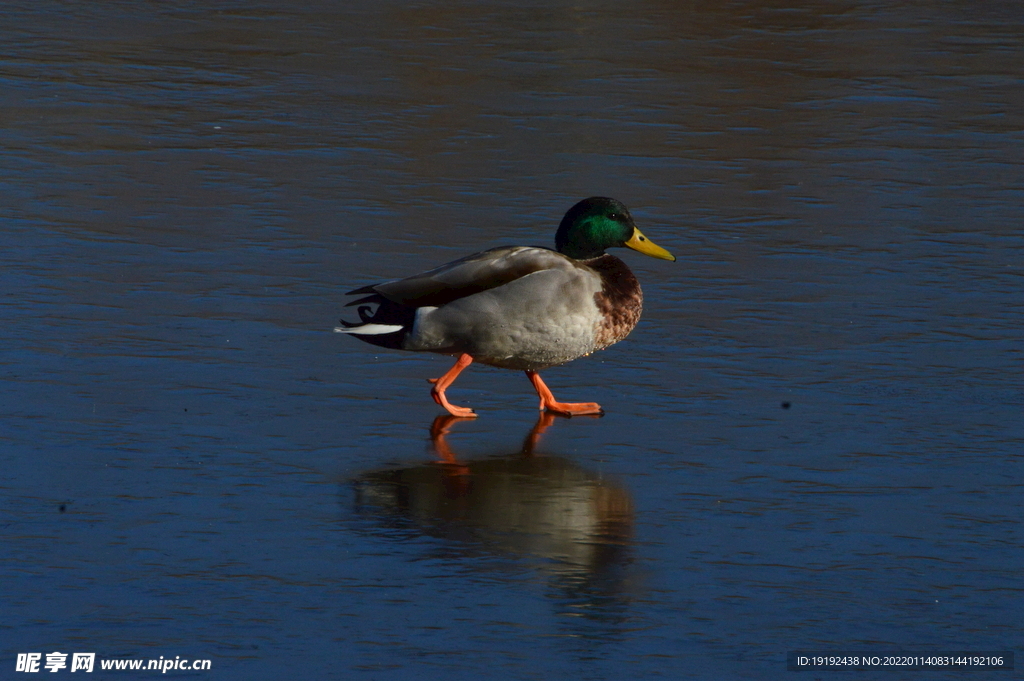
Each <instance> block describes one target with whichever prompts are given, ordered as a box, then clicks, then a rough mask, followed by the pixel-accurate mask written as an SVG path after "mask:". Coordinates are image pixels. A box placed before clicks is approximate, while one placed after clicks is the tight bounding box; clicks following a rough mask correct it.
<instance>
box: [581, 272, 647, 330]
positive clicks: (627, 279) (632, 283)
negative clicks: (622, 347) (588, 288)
mask: <svg viewBox="0 0 1024 681" xmlns="http://www.w3.org/2000/svg"><path fill="white" fill-rule="evenodd" d="M586 264H587V266H588V267H590V268H591V269H593V270H594V271H596V272H597V273H598V274H600V275H601V283H602V287H601V290H600V291H598V292H597V293H595V294H594V302H595V303H596V304H597V309H598V311H599V312H600V315H601V317H600V319H599V321H598V323H597V326H596V328H595V330H594V331H595V332H594V345H595V348H594V349H595V350H600V349H601V348H606V347H608V346H609V345H611V344H612V343H617V342H619V341H620V340H622V339H623V338H625V337H626V336H628V335H629V332H630V331H632V330H633V327H634V326H636V323H637V322H638V321H639V320H640V313H641V312H642V311H643V307H644V293H643V291H642V290H641V289H640V282H639V281H637V279H636V277H635V276H633V273H632V272H631V271H630V270H629V267H627V266H626V263H624V262H622V261H621V260H619V259H618V258H616V257H615V256H613V255H607V254H606V255H602V256H601V257H599V258H594V259H593V260H590V261H587V263H586Z"/></svg>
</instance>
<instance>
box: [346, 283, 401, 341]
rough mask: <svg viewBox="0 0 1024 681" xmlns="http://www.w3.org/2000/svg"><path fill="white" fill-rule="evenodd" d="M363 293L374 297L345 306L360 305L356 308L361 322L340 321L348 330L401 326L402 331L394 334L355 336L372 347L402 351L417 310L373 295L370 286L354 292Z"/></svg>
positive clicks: (353, 292) (376, 294)
mask: <svg viewBox="0 0 1024 681" xmlns="http://www.w3.org/2000/svg"><path fill="white" fill-rule="evenodd" d="M362 293H372V295H369V296H366V297H365V298H360V299H359V300H354V301H352V302H351V303H348V304H347V305H346V306H345V307H349V306H352V305H360V307H358V308H356V312H357V313H358V314H359V321H358V322H346V321H345V320H344V319H340V320H338V321H340V322H341V325H342V326H344V327H345V328H348V329H351V328H353V327H356V326H362V325H363V324H389V325H392V324H393V325H400V326H401V327H402V329H401V330H399V331H395V332H394V333H383V334H378V335H374V336H361V335H357V334H353V335H355V337H356V338H358V339H359V340H361V341H364V342H366V343H370V344H371V345H378V346H380V347H384V348H397V349H401V347H402V341H403V340H405V337H406V335H407V334H408V333H409V331H411V330H412V325H413V322H414V321H415V320H416V308H414V307H409V306H408V305H402V304H401V303H396V302H394V301H391V300H388V299H387V298H385V297H384V296H382V295H380V294H379V293H373V289H372V288H370V287H369V286H367V287H364V288H361V289H357V290H355V291H352V294H354V295H359V294H362ZM374 305H376V306H377V309H376V310H374V309H373V306H374Z"/></svg>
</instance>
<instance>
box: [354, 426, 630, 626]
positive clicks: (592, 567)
mask: <svg viewBox="0 0 1024 681" xmlns="http://www.w3.org/2000/svg"><path fill="white" fill-rule="evenodd" d="M554 418H555V417H554V416H553V415H552V414H550V413H544V414H542V415H541V417H540V419H539V420H538V421H537V424H536V425H535V426H534V427H533V429H532V430H531V431H530V433H529V434H528V435H527V436H526V439H525V440H524V442H523V444H522V446H521V447H520V449H519V451H517V452H515V453H512V454H504V455H496V456H493V457H488V458H485V459H479V460H473V461H461V460H460V459H459V457H458V456H457V455H456V454H455V452H454V451H453V449H452V447H451V445H450V444H449V442H448V436H449V433H450V431H451V429H452V427H453V426H454V425H455V424H456V423H458V422H459V421H463V420H467V419H461V418H458V417H455V416H448V415H445V416H439V417H437V419H435V421H434V423H433V425H432V426H431V429H430V438H431V443H432V446H433V450H434V453H435V454H436V456H437V461H435V462H433V463H430V464H423V465H419V466H412V467H409V468H400V469H386V470H378V471H371V472H368V473H365V474H363V475H361V476H359V478H358V479H356V480H355V481H354V486H355V491H356V506H357V510H358V512H360V513H361V514H363V515H365V516H369V517H372V518H374V519H375V520H376V521H378V523H380V524H381V525H383V526H384V527H388V528H396V527H405V528H407V529H412V530H414V531H416V532H418V533H422V534H425V535H428V536H434V537H441V538H445V539H449V540H453V541H455V542H457V543H458V544H460V545H462V546H464V547H466V546H468V547H472V548H474V549H477V550H483V551H484V552H486V553H489V554H492V555H499V556H509V555H512V556H515V557H527V558H533V559H540V560H536V561H535V562H537V563H538V568H539V569H540V570H542V571H543V572H545V573H548V574H550V575H551V576H552V580H551V586H552V587H554V588H555V589H556V590H557V591H558V592H559V595H560V596H561V599H560V600H563V603H565V605H566V606H567V607H569V608H573V609H575V608H576V607H579V608H582V609H583V610H584V611H585V610H586V609H587V608H588V607H591V606H593V605H595V599H596V601H600V602H602V603H606V602H607V600H608V599H609V598H611V599H612V600H618V598H617V596H616V594H618V593H619V592H621V590H622V588H621V587H622V573H623V571H622V567H623V566H624V565H625V564H626V563H627V561H628V548H629V543H630V538H631V535H632V530H633V504H632V501H631V499H630V496H629V493H628V492H627V491H626V490H625V489H624V488H623V487H621V486H619V485H616V484H615V483H613V482H611V481H608V480H605V479H602V478H601V477H600V476H599V475H597V474H595V473H593V472H591V471H588V470H586V469H584V468H582V467H580V466H579V465H577V464H576V463H574V462H572V461H569V460H568V459H563V458H560V457H556V456H543V455H537V454H536V452H535V450H536V447H537V443H538V441H539V440H540V437H541V435H543V433H544V431H545V430H547V429H548V428H549V427H550V426H551V424H552V422H553V420H554ZM474 552H478V551H474ZM565 599H567V601H566V600H565ZM574 603H575V604H576V605H575V606H574V605H573V604H574ZM580 614H585V613H584V612H582V611H581V612H580ZM595 614H596V613H595ZM605 614H608V613H607V612H606V613H605Z"/></svg>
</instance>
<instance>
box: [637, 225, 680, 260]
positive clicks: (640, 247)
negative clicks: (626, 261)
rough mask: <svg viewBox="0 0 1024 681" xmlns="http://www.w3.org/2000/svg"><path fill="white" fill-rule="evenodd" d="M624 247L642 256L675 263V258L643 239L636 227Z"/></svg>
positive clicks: (645, 238) (648, 240)
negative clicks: (638, 252)
mask: <svg viewBox="0 0 1024 681" xmlns="http://www.w3.org/2000/svg"><path fill="white" fill-rule="evenodd" d="M626 245H627V246H629V247H630V248H632V249H633V250H634V251H640V252H641V253H643V254H644V255H649V256H651V257H652V258H661V259H662V260H671V261H673V262H675V259H676V256H674V255H672V254H671V253H669V252H668V251H666V250H665V249H664V248H662V247H661V246H658V245H657V244H655V243H654V242H653V241H651V240H650V239H648V238H647V237H645V236H644V235H643V233H641V232H640V230H639V229H637V228H636V227H634V228H633V236H632V237H630V239H629V241H627V242H626Z"/></svg>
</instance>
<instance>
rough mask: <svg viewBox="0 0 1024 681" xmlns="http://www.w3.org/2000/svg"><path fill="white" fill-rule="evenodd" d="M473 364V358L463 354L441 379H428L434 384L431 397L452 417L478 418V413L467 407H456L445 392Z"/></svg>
mask: <svg viewBox="0 0 1024 681" xmlns="http://www.w3.org/2000/svg"><path fill="white" fill-rule="evenodd" d="M472 363H473V358H472V357H470V356H469V355H467V354H466V353H462V354H461V355H459V358H458V359H457V360H456V361H455V366H453V367H452V368H451V369H449V370H448V373H446V374H445V375H444V376H442V377H441V378H428V379H427V380H428V381H430V382H431V383H433V384H434V387H433V388H431V389H430V396H431V397H433V398H434V401H435V402H437V403H438V404H439V405H441V406H442V407H444V408H445V409H447V410H448V413H449V414H451V415H452V416H460V417H462V418H464V419H473V418H476V412H474V411H473V410H472V409H469V408H467V407H456V406H455V405H454V404H452V403H451V402H449V401H448V398H447V397H445V396H444V391H445V390H447V389H448V386H450V385H451V384H452V383H453V382H454V381H455V379H456V377H458V375H459V374H460V373H462V370H463V369H465V368H466V367H468V366H469V365H470V364H472Z"/></svg>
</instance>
